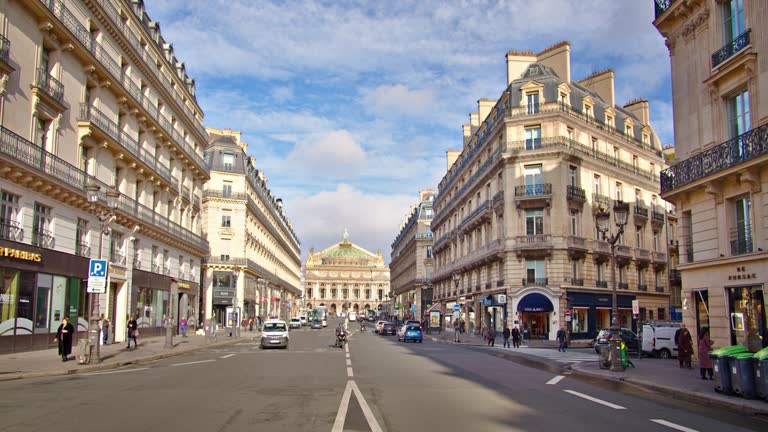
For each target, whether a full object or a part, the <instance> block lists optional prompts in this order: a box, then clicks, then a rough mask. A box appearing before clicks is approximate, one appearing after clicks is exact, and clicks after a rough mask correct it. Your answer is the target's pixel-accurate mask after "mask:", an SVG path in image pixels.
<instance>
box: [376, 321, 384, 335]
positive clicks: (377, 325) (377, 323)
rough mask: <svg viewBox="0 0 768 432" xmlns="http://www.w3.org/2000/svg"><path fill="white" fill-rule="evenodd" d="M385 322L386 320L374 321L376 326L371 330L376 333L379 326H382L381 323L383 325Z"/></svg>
mask: <svg viewBox="0 0 768 432" xmlns="http://www.w3.org/2000/svg"><path fill="white" fill-rule="evenodd" d="M385 322H386V321H376V327H374V329H373V331H375V332H376V333H378V332H379V331H381V326H382V325H383V324H384V323H385Z"/></svg>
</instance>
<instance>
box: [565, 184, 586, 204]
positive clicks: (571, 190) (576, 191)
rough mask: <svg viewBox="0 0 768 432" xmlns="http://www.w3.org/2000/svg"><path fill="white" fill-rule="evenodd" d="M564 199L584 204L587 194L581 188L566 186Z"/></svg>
mask: <svg viewBox="0 0 768 432" xmlns="http://www.w3.org/2000/svg"><path fill="white" fill-rule="evenodd" d="M566 197H567V198H568V199H569V200H574V201H581V202H584V201H586V200H587V194H586V192H584V189H583V188H580V187H578V186H572V185H568V186H567V188H566Z"/></svg>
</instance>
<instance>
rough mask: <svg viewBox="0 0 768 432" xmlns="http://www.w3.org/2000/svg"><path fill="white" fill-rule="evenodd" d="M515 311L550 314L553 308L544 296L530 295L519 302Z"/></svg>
mask: <svg viewBox="0 0 768 432" xmlns="http://www.w3.org/2000/svg"><path fill="white" fill-rule="evenodd" d="M517 310H518V311H519V312H552V311H553V310H555V307H554V306H553V305H552V302H551V301H549V299H548V298H547V296H545V295H544V294H539V293H531V294H528V295H526V296H525V297H523V299H522V300H520V302H519V303H518V304H517Z"/></svg>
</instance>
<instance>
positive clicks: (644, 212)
mask: <svg viewBox="0 0 768 432" xmlns="http://www.w3.org/2000/svg"><path fill="white" fill-rule="evenodd" d="M634 215H635V217H641V218H645V219H648V207H645V206H643V205H642V204H635V205H634Z"/></svg>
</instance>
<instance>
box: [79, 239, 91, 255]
mask: <svg viewBox="0 0 768 432" xmlns="http://www.w3.org/2000/svg"><path fill="white" fill-rule="evenodd" d="M75 255H78V256H81V257H86V258H90V257H91V247H90V246H88V245H87V244H85V243H80V242H77V243H75Z"/></svg>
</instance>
